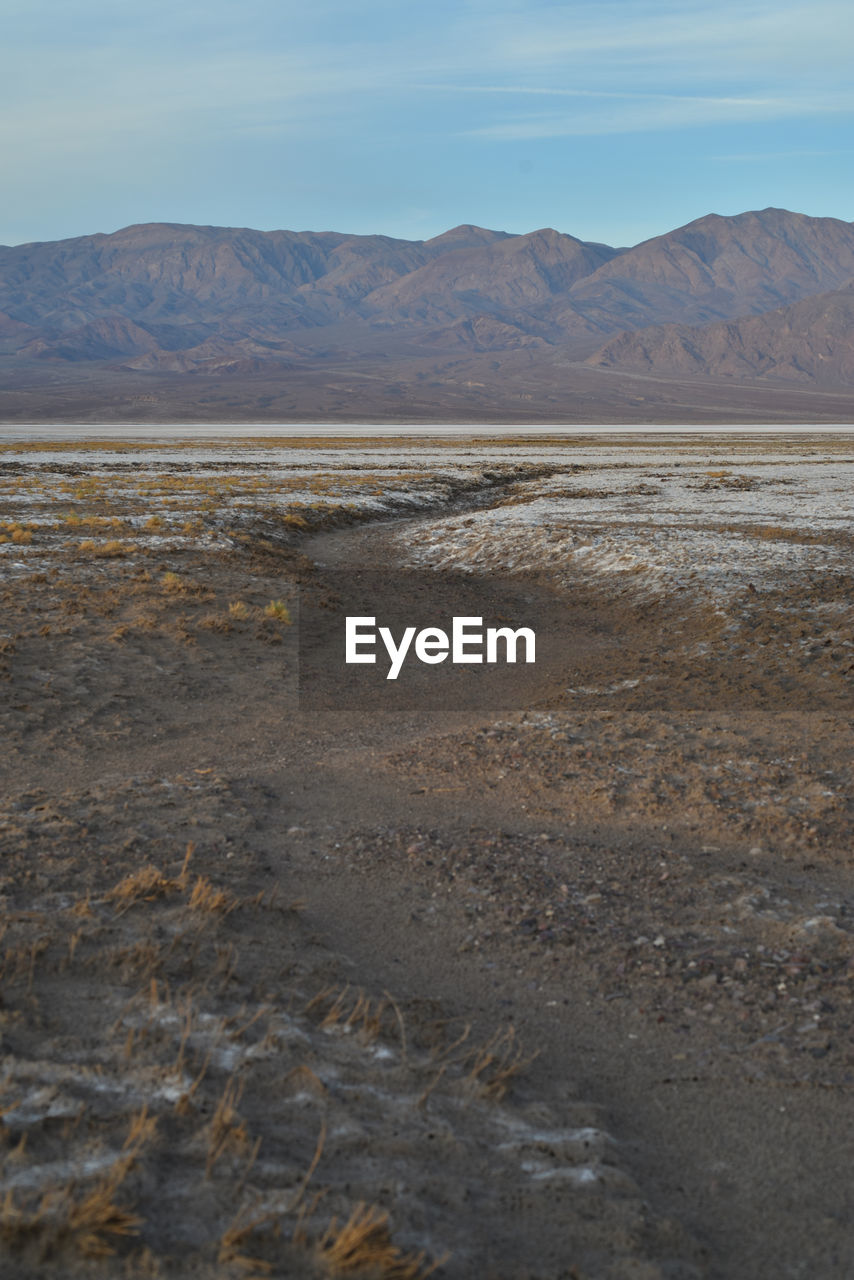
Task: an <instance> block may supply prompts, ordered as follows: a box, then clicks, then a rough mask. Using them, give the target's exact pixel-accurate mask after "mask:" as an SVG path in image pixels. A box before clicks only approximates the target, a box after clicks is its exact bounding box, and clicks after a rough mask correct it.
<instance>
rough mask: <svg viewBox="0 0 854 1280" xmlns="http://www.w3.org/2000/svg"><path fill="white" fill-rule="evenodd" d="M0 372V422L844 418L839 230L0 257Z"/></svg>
mask: <svg viewBox="0 0 854 1280" xmlns="http://www.w3.org/2000/svg"><path fill="white" fill-rule="evenodd" d="M0 376H2V386H3V388H4V390H3V392H2V393H0V414H2V415H3V416H4V417H6V418H7V419H10V418H11V419H14V418H16V417H20V416H21V415H24V416H31V417H33V416H34V417H41V416H45V415H48V416H57V415H59V416H63V415H64V414H65V412H66V409H67V410H68V412H70V413H73V412H75V411H77V412H83V413H84V414H90V413H91V414H94V415H96V416H97V415H99V414H107V415H109V412H110V411H111V406H112V411H113V413H114V414H115V415H116V416H117V418H121V417H124V416H127V413H128V412H131V411H132V410H131V409H130V408H129V406H132V405H136V406H137V410H136V413H137V415H138V412H139V407H140V406H142V407H143V409H144V406H145V405H146V404H149V403H150V404H152V405H155V406H158V405H159V406H160V410H158V409H156V408H155V409H151V410H148V409H144V412H145V413H149V412H150V413H151V414H152V415H154V416H156V415H157V413H158V412H160V411H162V412H165V413H171V412H176V411H177V412H179V413H180V415H181V416H188V415H189V416H193V414H194V412H195V416H198V417H200V418H206V417H210V416H218V415H223V416H226V417H228V416H231V417H234V416H243V415H244V413H245V414H248V415H250V416H256V415H258V414H259V413H260V415H261V416H262V417H264V416H267V415H268V413H269V415H270V416H277V417H282V418H287V417H288V416H292V415H294V414H295V415H297V416H299V417H325V416H329V417H332V418H334V417H338V416H341V415H342V414H343V415H344V416H347V415H349V416H352V417H359V416H377V415H379V416H383V417H387V416H392V417H394V416H395V415H396V416H398V417H400V419H401V420H402V421H403V420H408V419H413V420H419V419H424V418H428V419H429V418H430V417H436V418H437V419H438V418H442V417H447V416H448V415H451V416H460V415H462V417H463V418H464V417H465V416H469V415H470V416H476V417H480V416H487V417H488V416H489V415H490V413H494V414H496V415H497V416H498V417H503V418H507V417H510V418H513V417H515V418H517V419H520V418H526V417H531V416H533V417H535V418H536V417H539V416H546V417H551V418H561V417H564V418H566V419H567V420H572V419H573V417H574V416H575V415H576V414H577V413H579V412H582V411H584V410H585V407H586V410H587V412H588V413H589V414H590V415H591V417H590V420H591V421H592V420H596V419H595V415H596V412H597V404H600V403H601V404H602V405H604V404H605V403H606V402H607V403H608V404H611V405H612V408H613V412H614V413H616V414H617V416H618V417H619V416H620V412H621V411H622V413H623V416H625V413H626V412H627V411H629V410H631V406H632V405H633V404H635V402H637V405H638V406H642V408H640V410H639V412H640V415H641V416H643V415H651V416H653V417H654V416H655V413H656V407H655V406H656V405H659V406H660V405H661V404H663V403H665V402H668V394H669V396H670V402H673V400H674V394H675V393H674V387H675V386H677V385H682V386H683V387H684V388H686V390H685V391H684V393H683V394H682V395H681V399H684V398H685V396H686V395H688V392H687V387H688V386H689V385H695V384H698V383H702V384H704V387H705V390H704V391H703V392H702V393H701V394H699V395H695V399H699V400H700V401H702V400H705V401H709V399H710V389H711V388H712V387H713V386H716V387H718V388H721V387H730V388H732V394H735V392H736V391H740V392H742V393H747V392H750V393H752V394H753V395H754V398H755V396H758V397H759V398H760V400H761V399H762V397H763V396H765V397H766V398H767V395H768V394H770V393H771V392H776V393H781V392H786V391H791V392H792V393H794V392H795V391H797V392H798V394H799V395H800V396H801V400H799V401H798V405H799V407H800V405H801V404H802V403H803V396H804V395H806V394H807V393H810V392H812V393H815V395H817V396H821V397H828V396H830V398H831V399H833V398H834V397H839V396H842V397H843V400H844V399H845V397H847V396H848V392H849V390H854V223H849V222H844V221H841V220H839V219H835V218H814V217H808V216H806V215H804V214H797V213H790V212H788V211H786V210H783V209H765V210H762V211H759V212H750V213H742V214H738V215H736V216H733V217H722V216H720V215H717V214H709V215H708V216H706V217H703V218H700V219H698V220H697V221H695V222H692V223H689V224H688V225H687V226H684V227H680V228H678V229H676V230H675V231H671V232H668V233H667V234H665V235H661V236H656V237H654V238H653V239H651V240H646V241H644V242H643V243H641V244H638V245H635V246H633V247H631V248H614V247H611V246H608V245H605V244H599V243H595V242H590V241H583V240H579V239H576V238H575V237H574V236H571V235H567V234H564V233H562V232H559V231H555V230H552V229H550V228H546V229H543V230H539V231H533V232H530V233H527V234H524V235H510V234H507V233H506V232H501V231H490V230H486V229H484V228H481V227H474V226H460V227H455V228H454V229H453V230H451V231H447V232H445V233H444V234H443V235H440V236H437V237H435V238H433V239H430V240H424V241H409V240H400V239H393V238H391V237H388V236H380V235H376V236H373V235H371V236H355V235H346V234H342V233H335V232H320V233H317V232H293V231H268V232H263V231H253V230H249V229H244V228H223V227H201V226H185V225H180V224H173V223H147V224H142V225H138V226H131V227H127V228H125V229H124V230H121V231H117V232H115V233H113V234H110V235H103V234H98V235H91V236H82V237H78V238H75V239H69V240H60V241H54V242H50V243H37V244H27V245H18V246H15V247H0ZM615 379H617V381H615ZM620 379H629V381H628V382H620V381H619V380H620ZM653 384H654V386H653ZM706 384H707V385H706ZM146 388H147V390H146ZM226 388H227V389H226ZM241 388H242V390H241ZM655 388H657V389H655ZM63 389H64V391H63ZM668 389H669V391H668ZM336 392H338V393H340V394H338V396H337V398H336ZM147 397H150V399H148V398H147ZM712 398H713V397H712ZM731 398H732V397H731V394H730V395H729V399H730V400H731ZM743 398H744V397H743V395H742V399H743ZM748 398H749V397H748ZM849 398H850V397H849ZM724 399H725V400H727V395H724ZM675 400H676V401H679V402H680V403H681V400H680V395H675ZM778 400H779V394H777V396H776V399H775V397H774V396H773V395H772V397H771V400H770V401H769V405H770V404H771V403H772V402H773V403H775V404H776V403H777V401H778ZM126 402H127V403H126ZM745 403H746V402H745ZM757 403H758V402H757ZM846 403H847V401H846ZM817 404H818V409H820V410H821V412H824V410H825V409H826V410H827V412H828V413H830V415H831V416H834V415H835V414H837V413H838V412H839V411H840V406H841V404H842V401H839V403H834V404H833V405H832V406H831V405H830V403H829V401H827V402H826V401H825V400H822V401H821V403H820V404H819V403H818V402H817ZM687 407H688V408H690V398H689V403H688V405H687ZM611 411H612V410H611V409H609V410H608V411H607V412H608V413H610V412H611ZM817 411H818V410H817ZM603 412H604V410H603ZM605 416H606V417H607V413H606V414H605ZM629 416H631V414H629Z"/></svg>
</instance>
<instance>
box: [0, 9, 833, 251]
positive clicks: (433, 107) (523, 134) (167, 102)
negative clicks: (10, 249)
mask: <svg viewBox="0 0 854 1280" xmlns="http://www.w3.org/2000/svg"><path fill="white" fill-rule="evenodd" d="M0 24H2V26H1V27H0V29H2V31H3V38H2V42H0V45H1V46H2V47H0V103H2V108H0V183H2V193H3V194H2V201H0V244H19V243H24V242H28V241H32V240H54V239H61V238H64V237H67V236H75V235H86V234H90V233H92V232H96V231H105V232H109V231H114V230H117V229H118V228H119V227H122V226H127V225H128V224H130V223H136V222H150V221H164V222H193V223H202V224H206V225H221V226H250V227H257V228H260V229H263V230H270V229H272V228H281V227H284V228H288V229H290V230H297V231H302V230H314V231H327V230H334V231H346V232H353V233H359V234H369V233H380V234H384V235H389V236H400V237H403V238H406V239H413V240H423V239H428V238H429V237H431V236H434V235H438V234H440V233H441V232H442V231H445V230H447V229H448V228H450V227H453V226H456V225H458V224H460V223H475V224H477V225H480V226H486V227H491V228H495V229H498V230H503V231H510V232H524V231H533V230H535V229H537V228H539V227H546V226H551V227H555V228H556V229H557V230H559V231H564V232H568V233H570V234H572V235H575V236H579V237H580V238H582V239H587V240H599V241H604V242H606V243H609V244H615V245H629V244H635V243H637V242H638V241H640V240H643V239H646V238H647V237H649V236H653V235H657V234H660V233H662V232H664V231H668V230H670V229H672V228H673V227H676V226H680V225H682V224H684V223H686V222H690V221H691V220H692V219H694V218H697V217H701V216H703V215H704V214H706V213H710V212H715V213H722V214H734V213H739V212H742V211H744V210H746V209H762V208H766V207H768V206H769V205H774V206H778V207H783V208H788V209H793V210H796V211H798V212H802V213H808V214H812V215H815V216H828V217H836V218H843V219H845V220H846V221H852V220H854V76H852V72H851V68H852V67H854V5H852V4H851V0H813V2H812V3H810V4H806V3H792V2H790V0H773V3H769V2H767V0H737V2H735V3H733V2H732V0H717V3H714V4H710V3H699V2H697V0H591V2H586V0H585V2H582V3H578V2H570V3H565V2H562V0H525V2H524V3H520V2H518V0H432V3H431V4H429V5H426V4H419V5H415V4H412V3H409V2H407V0H364V2H363V0H300V2H299V3H295V2H294V0H204V2H203V3H202V2H201V0H181V3H178V4H176V0H146V2H145V3H144V4H143V3H141V2H139V0H0Z"/></svg>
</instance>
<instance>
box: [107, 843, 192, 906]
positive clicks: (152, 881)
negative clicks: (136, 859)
mask: <svg viewBox="0 0 854 1280" xmlns="http://www.w3.org/2000/svg"><path fill="white" fill-rule="evenodd" d="M192 856H193V845H192V844H188V845H187V851H186V854H185V855H184V864H183V866H182V867H181V872H180V874H179V875H178V876H177V877H175V878H174V879H171V878H170V877H168V876H164V874H163V872H162V871H158V869H157V867H152V866H145V867H140V869H139V871H133V872H131V874H130V875H129V876H125V878H124V879H123V880H120V881H119V883H118V884H117V885H115V886H114V887H113V888H112V889H110V890H109V892H108V893H107V894H105V901H106V902H115V903H116V904H117V906H118V908H119V911H120V912H124V911H127V910H129V909H130V908H131V907H132V906H134V904H135V903H137V902H140V901H144V902H153V901H154V900H155V899H156V898H162V897H165V896H167V895H168V894H170V893H183V892H184V891H185V890H186V888H187V884H188V881H189V875H190V859H191V858H192Z"/></svg>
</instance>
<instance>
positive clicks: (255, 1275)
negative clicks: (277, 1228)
mask: <svg viewBox="0 0 854 1280" xmlns="http://www.w3.org/2000/svg"><path fill="white" fill-rule="evenodd" d="M270 1221H271V1218H270V1215H269V1214H261V1215H260V1216H259V1217H256V1218H250V1219H248V1220H247V1219H246V1218H245V1217H244V1214H243V1212H242V1211H241V1212H240V1213H238V1214H237V1216H236V1218H234V1220H233V1221H232V1222H231V1223H230V1225H229V1226H227V1227H226V1229H225V1231H223V1233H222V1236H221V1237H220V1242H219V1256H218V1258H217V1261H218V1262H220V1263H221V1264H224V1265H225V1266H231V1267H237V1268H238V1269H239V1270H240V1271H242V1272H243V1274H244V1276H245V1277H246V1280H260V1278H261V1277H264V1276H268V1275H270V1273H271V1272H272V1270H273V1267H272V1265H271V1263H269V1262H265V1261H264V1260H263V1259H262V1258H253V1257H252V1256H251V1254H248V1253H246V1251H245V1250H246V1246H247V1245H248V1243H249V1240H250V1238H251V1237H252V1235H253V1234H254V1233H255V1232H257V1231H259V1230H260V1229H261V1228H262V1227H265V1226H266V1225H267V1223H268V1222H270Z"/></svg>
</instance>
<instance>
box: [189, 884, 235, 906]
mask: <svg viewBox="0 0 854 1280" xmlns="http://www.w3.org/2000/svg"><path fill="white" fill-rule="evenodd" d="M236 906H238V900H237V898H235V896H234V894H233V893H229V892H228V890H227V889H218V888H217V887H216V885H214V884H211V882H210V880H208V878H207V877H206V876H198V878H197V879H196V883H195V884H194V885H193V892H192V893H191V894H190V908H191V910H193V911H207V912H210V913H212V914H213V915H227V914H228V912H229V911H233V910H234V908H235V907H236Z"/></svg>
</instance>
